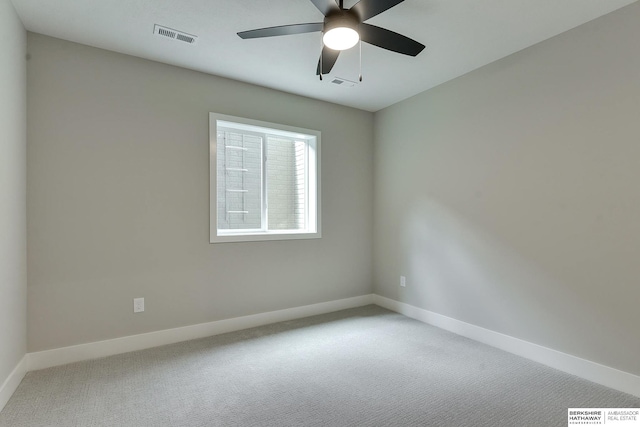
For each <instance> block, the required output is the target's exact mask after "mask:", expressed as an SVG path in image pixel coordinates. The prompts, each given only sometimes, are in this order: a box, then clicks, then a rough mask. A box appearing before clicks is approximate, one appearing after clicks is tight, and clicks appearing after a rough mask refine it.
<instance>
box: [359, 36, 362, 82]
mask: <svg viewBox="0 0 640 427" xmlns="http://www.w3.org/2000/svg"><path fill="white" fill-rule="evenodd" d="M358 80H359V81H362V39H360V75H359V76H358Z"/></svg>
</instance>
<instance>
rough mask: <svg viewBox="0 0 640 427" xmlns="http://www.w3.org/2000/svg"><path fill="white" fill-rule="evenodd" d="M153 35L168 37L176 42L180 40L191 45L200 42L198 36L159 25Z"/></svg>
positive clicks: (155, 26)
mask: <svg viewBox="0 0 640 427" xmlns="http://www.w3.org/2000/svg"><path fill="white" fill-rule="evenodd" d="M153 34H157V35H159V36H162V37H167V38H170V39H174V40H179V41H181V42H185V43H189V44H194V43H195V42H196V41H197V40H198V37H197V36H194V35H191V34H187V33H184V32H182V31H178V30H174V29H172V28H168V27H163V26H162V25H158V24H156V25H154V26H153Z"/></svg>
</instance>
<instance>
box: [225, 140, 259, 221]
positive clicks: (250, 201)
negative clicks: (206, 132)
mask: <svg viewBox="0 0 640 427" xmlns="http://www.w3.org/2000/svg"><path fill="white" fill-rule="evenodd" d="M217 170H218V173H217V182H218V189H217V190H218V229H222V230H249V229H259V228H261V227H262V208H261V206H262V138H261V137H259V136H256V135H252V134H248V133H241V132H233V131H229V130H224V129H222V130H220V129H219V130H218V146H217Z"/></svg>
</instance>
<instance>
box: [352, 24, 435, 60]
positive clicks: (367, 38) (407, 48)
mask: <svg viewBox="0 0 640 427" xmlns="http://www.w3.org/2000/svg"><path fill="white" fill-rule="evenodd" d="M360 38H361V39H362V41H363V42H367V43H370V44H372V45H375V46H378V47H381V48H383V49H387V50H391V51H393V52H398V53H402V54H405V55H409V56H416V55H418V54H419V53H420V52H422V49H424V47H425V46H424V45H423V44H422V43H418V42H417V41H415V40H413V39H410V38H409V37H406V36H403V35H402V34H398V33H394V32H393V31H389V30H386V29H384V28H380V27H376V26H375V25H371V24H364V23H363V24H360Z"/></svg>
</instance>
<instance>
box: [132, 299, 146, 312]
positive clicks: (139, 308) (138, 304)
mask: <svg viewBox="0 0 640 427" xmlns="http://www.w3.org/2000/svg"><path fill="white" fill-rule="evenodd" d="M143 311H144V298H134V299H133V312H134V313H141V312H143Z"/></svg>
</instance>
